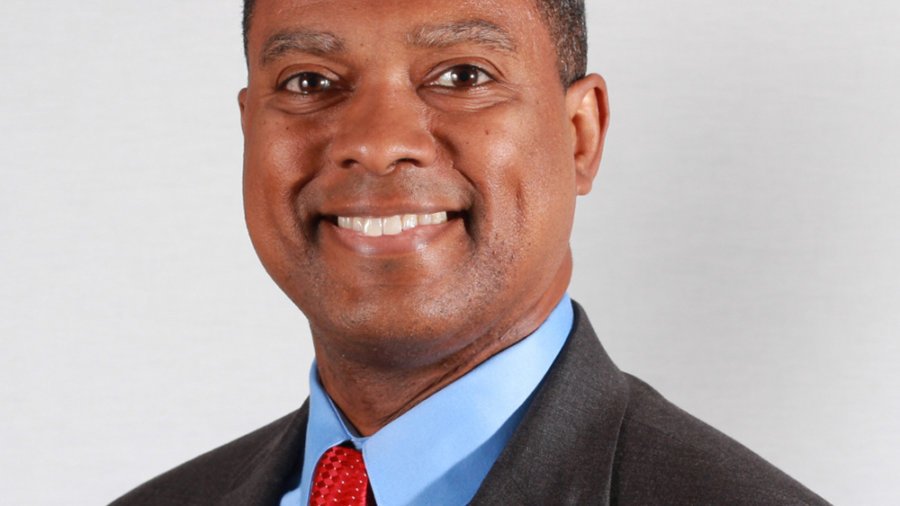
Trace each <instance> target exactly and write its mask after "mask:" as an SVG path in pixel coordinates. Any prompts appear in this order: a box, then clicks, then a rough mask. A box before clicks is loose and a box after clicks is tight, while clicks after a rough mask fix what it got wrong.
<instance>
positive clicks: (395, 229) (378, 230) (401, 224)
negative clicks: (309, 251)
mask: <svg viewBox="0 0 900 506" xmlns="http://www.w3.org/2000/svg"><path fill="white" fill-rule="evenodd" d="M459 216H460V213H459V212H454V211H438V212H436V213H425V214H412V213H408V214H395V215H392V216H335V217H334V223H335V224H336V225H337V226H338V228H341V229H344V230H352V231H353V232H356V233H357V234H361V235H364V236H366V237H381V236H392V235H400V234H402V233H404V232H407V231H410V230H416V229H418V228H421V227H427V226H431V225H440V224H442V223H446V222H447V221H448V220H451V219H455V218H457V217H459Z"/></svg>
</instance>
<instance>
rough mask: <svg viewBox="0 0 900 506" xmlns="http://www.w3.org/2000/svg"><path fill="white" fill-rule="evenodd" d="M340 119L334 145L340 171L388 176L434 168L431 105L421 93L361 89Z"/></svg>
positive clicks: (349, 100)
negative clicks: (402, 170)
mask: <svg viewBox="0 0 900 506" xmlns="http://www.w3.org/2000/svg"><path fill="white" fill-rule="evenodd" d="M339 116H340V118H339V120H338V122H339V124H338V125H336V133H335V135H334V137H333V139H332V143H331V146H330V151H331V153H330V155H331V158H332V161H333V162H334V163H335V164H336V165H338V166H339V167H342V168H345V169H351V168H354V167H360V168H362V169H365V170H366V171H369V172H371V173H373V174H376V175H386V174H389V173H391V172H393V171H394V170H395V169H396V168H397V167H399V166H401V165H404V164H408V165H411V166H415V167H428V166H430V165H432V164H433V163H434V162H435V159H436V157H437V149H436V143H435V139H434V137H433V136H432V134H431V131H430V130H429V127H428V119H427V111H426V106H425V104H424V103H423V102H422V101H421V100H420V99H419V96H418V95H417V94H416V93H415V90H411V89H410V90H407V89H399V90H392V89H389V87H387V86H384V87H378V88H373V89H369V90H357V91H356V92H355V93H354V95H353V96H352V97H350V98H348V99H347V102H346V103H345V104H344V108H343V110H342V112H341V114H340V115H339Z"/></svg>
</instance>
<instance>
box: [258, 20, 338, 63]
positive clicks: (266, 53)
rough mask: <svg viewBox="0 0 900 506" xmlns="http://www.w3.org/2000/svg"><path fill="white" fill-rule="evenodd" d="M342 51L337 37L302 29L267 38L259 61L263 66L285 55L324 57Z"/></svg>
mask: <svg viewBox="0 0 900 506" xmlns="http://www.w3.org/2000/svg"><path fill="white" fill-rule="evenodd" d="M344 49H345V44H344V41H343V40H342V39H341V38H340V37H338V36H337V35H335V34H333V33H330V32H321V31H317V30H310V29H305V28H304V29H298V30H292V31H285V32H279V33H276V34H275V35H272V36H271V37H269V39H268V40H267V41H266V43H265V44H264V45H263V50H262V55H261V59H260V61H261V62H262V65H263V66H265V65H268V64H269V63H272V62H273V61H274V60H276V59H277V58H278V57H280V56H282V55H285V54H287V53H293V52H298V53H309V54H315V55H325V54H330V53H340V52H342V51H344Z"/></svg>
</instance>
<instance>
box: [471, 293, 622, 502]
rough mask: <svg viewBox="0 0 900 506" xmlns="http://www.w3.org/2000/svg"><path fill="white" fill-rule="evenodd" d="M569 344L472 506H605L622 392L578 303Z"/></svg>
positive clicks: (616, 373)
mask: <svg viewBox="0 0 900 506" xmlns="http://www.w3.org/2000/svg"><path fill="white" fill-rule="evenodd" d="M573 304H574V306H575V320H574V323H573V328H572V333H571V335H570V336H569V340H568V342H567V343H566V345H565V347H563V349H562V351H561V352H560V355H559V357H557V359H556V362H554V364H553V367H551V369H550V371H549V372H548V373H547V377H546V378H544V381H543V384H542V385H541V386H540V387H539V389H538V392H537V394H536V396H535V398H534V400H533V401H532V404H531V407H530V408H529V409H528V412H527V414H526V415H525V418H524V419H523V420H522V423H521V424H520V425H519V428H518V429H517V430H516V432H515V433H514V434H513V437H512V439H511V440H510V442H509V444H508V445H507V447H506V448H505V449H504V451H503V453H501V454H500V458H499V459H498V460H497V463H496V464H495V465H494V467H493V468H492V469H491V471H490V472H489V473H488V475H487V477H486V478H485V480H484V482H483V483H482V485H481V488H479V490H478V493H477V494H476V495H475V498H474V499H473V500H472V504H473V505H492V504H497V505H506V504H523V505H527V504H535V505H537V504H579V505H580V504H608V503H609V498H610V478H611V477H612V473H613V460H614V457H615V450H616V442H617V440H618V434H619V428H620V426H621V423H622V417H623V415H624V413H625V407H626V405H627V403H628V391H627V386H626V383H625V378H624V376H623V375H622V373H621V372H620V371H619V369H618V368H617V367H616V366H615V364H613V363H612V361H611V360H610V358H609V356H607V354H606V352H605V351H604V350H603V347H602V346H601V345H600V342H599V341H598V340H597V336H596V334H595V333H594V330H593V329H592V328H591V325H590V322H588V320H587V316H586V315H585V313H584V310H583V309H582V308H581V306H579V305H578V304H577V303H573Z"/></svg>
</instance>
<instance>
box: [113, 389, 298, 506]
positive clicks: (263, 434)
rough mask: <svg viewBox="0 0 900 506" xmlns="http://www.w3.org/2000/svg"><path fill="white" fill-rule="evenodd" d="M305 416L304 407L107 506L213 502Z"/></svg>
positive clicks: (156, 479) (141, 486) (139, 487)
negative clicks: (298, 419) (299, 418)
mask: <svg viewBox="0 0 900 506" xmlns="http://www.w3.org/2000/svg"><path fill="white" fill-rule="evenodd" d="M305 416H306V406H305V405H304V407H303V408H300V409H299V410H297V411H294V412H292V413H290V414H288V415H286V416H284V417H282V418H279V419H278V420H275V421H274V422H272V423H270V424H268V425H266V426H264V427H261V428H259V429H256V430H254V431H253V432H250V433H249V434H245V435H244V436H241V437H239V438H237V439H235V440H234V441H231V442H229V443H227V444H224V445H222V446H220V447H218V448H215V449H213V450H210V451H208V452H206V453H204V454H202V455H200V456H198V457H195V458H193V459H191V460H189V461H187V462H185V463H183V464H181V465H179V466H177V467H175V468H173V469H171V470H169V471H166V472H165V473H163V474H161V475H159V476H157V477H155V478H153V479H151V480H149V481H147V482H146V483H144V484H142V485H140V486H138V487H137V488H135V489H134V490H132V491H130V492H128V493H127V494H125V495H124V496H122V497H120V498H118V499H116V500H115V501H113V502H112V503H111V504H110V506H139V505H140V506H144V505H146V506H150V505H160V506H162V505H172V504H179V505H200V504H204V505H206V504H212V503H215V498H216V497H220V496H222V495H224V494H226V493H228V492H229V491H230V490H231V489H232V488H233V487H234V484H235V482H236V481H237V480H238V479H239V478H240V477H241V476H242V475H243V474H244V472H245V471H246V470H247V469H249V468H251V467H252V466H253V463H254V462H255V461H256V460H257V459H259V458H260V457H261V455H262V454H265V453H266V450H267V447H268V446H270V445H272V444H273V443H277V441H278V440H279V436H280V435H281V434H284V433H285V432H286V431H287V430H289V428H290V427H291V426H292V425H296V421H297V418H298V417H305Z"/></svg>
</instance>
